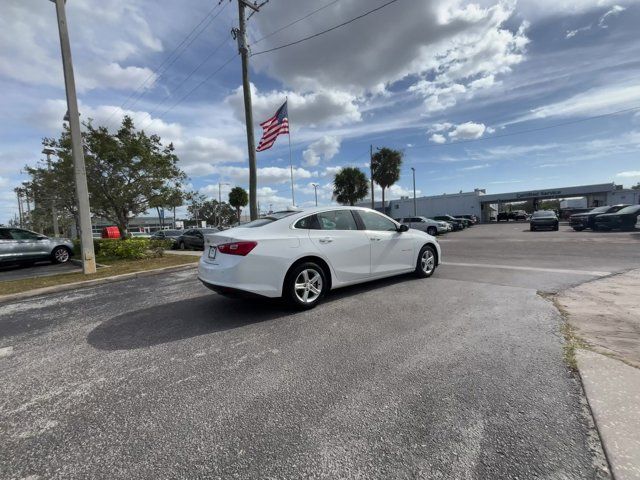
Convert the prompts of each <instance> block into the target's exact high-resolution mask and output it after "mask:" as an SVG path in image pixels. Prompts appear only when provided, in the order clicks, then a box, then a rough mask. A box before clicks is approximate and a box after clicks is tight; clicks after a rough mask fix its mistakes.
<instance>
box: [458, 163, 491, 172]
mask: <svg viewBox="0 0 640 480" xmlns="http://www.w3.org/2000/svg"><path fill="white" fill-rule="evenodd" d="M490 166H491V165H489V164H488V163H485V164H483V165H472V166H470V167H463V168H459V169H458V170H461V171H470V170H482V169H483V168H489V167H490Z"/></svg>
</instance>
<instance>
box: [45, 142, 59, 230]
mask: <svg viewBox="0 0 640 480" xmlns="http://www.w3.org/2000/svg"><path fill="white" fill-rule="evenodd" d="M42 153H44V154H45V155H46V156H47V169H48V170H49V172H51V155H52V154H54V153H56V151H55V150H54V149H53V148H45V149H43V150H42ZM51 217H52V219H53V236H54V237H58V236H59V234H58V212H57V211H56V198H55V193H54V192H51Z"/></svg>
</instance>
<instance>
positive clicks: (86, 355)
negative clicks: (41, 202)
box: [0, 224, 640, 479]
mask: <svg viewBox="0 0 640 480" xmlns="http://www.w3.org/2000/svg"><path fill="white" fill-rule="evenodd" d="M513 227H514V225H513V224H512V225H500V226H495V225H490V226H476V227H473V228H472V229H470V230H467V231H464V232H460V233H456V234H452V235H450V236H447V237H443V238H442V245H443V249H444V252H445V255H446V257H445V261H446V262H447V263H446V264H445V265H443V266H442V267H441V268H440V269H439V270H438V271H437V272H436V274H435V276H434V277H432V278H431V279H427V280H418V279H414V278H413V277H411V276H406V277H399V278H396V279H391V280H386V281H382V282H376V283H373V284H369V285H364V286H358V287H354V288H348V289H344V290H341V291H336V292H334V293H332V294H331V295H330V296H329V297H328V298H327V301H326V302H325V303H323V304H322V305H320V306H318V308H316V309H314V310H312V311H308V312H295V313H294V312H291V311H289V310H287V309H285V308H283V307H281V306H280V305H279V304H278V303H275V302H268V301H251V302H247V301H237V300H230V299H226V298H224V297H221V296H219V295H216V294H213V293H211V292H209V291H208V290H206V289H205V288H204V287H202V286H201V285H199V283H198V282H197V280H196V279H195V272H192V271H185V272H176V273H174V274H171V275H163V276H154V277H148V278H139V279H133V280H130V281H126V282H120V283H113V284H108V285H103V286H99V287H92V288H85V289H80V290H76V291H73V292H67V293H64V294H55V295H50V296H45V297H41V298H38V299H31V300H26V301H22V302H17V303H12V304H6V305H3V306H0V348H2V347H3V348H4V350H0V351H4V352H5V353H4V358H0V362H2V369H0V398H1V399H2V400H0V402H1V403H0V424H2V425H3V426H4V428H3V430H2V431H1V432H0V456H1V457H2V458H3V459H4V460H3V462H2V464H0V477H3V478H5V477H7V478H12V477H17V478H22V477H27V476H29V475H34V476H39V477H42V478H70V477H71V478H83V477H91V478H367V479H368V478H383V479H388V478H443V479H444V478H463V479H464V478H469V479H474V478H477V479H485V478H516V477H517V478H531V477H534V476H535V477H540V478H575V479H585V478H606V477H607V473H606V467H605V463H604V460H603V457H602V454H601V449H600V445H599V441H598V438H597V435H596V434H595V431H594V429H593V427H592V423H591V418H590V416H589V415H588V413H587V410H586V408H585V403H584V397H583V393H582V389H581V386H580V383H579V381H578V380H577V378H576V377H575V376H574V375H573V374H572V373H571V372H570V371H569V370H568V369H567V368H566V366H565V364H564V362H563V358H562V340H561V335H560V334H559V326H560V323H561V318H560V316H559V314H558V312H557V311H556V310H555V308H554V307H553V306H552V305H551V304H550V303H549V302H547V301H546V300H544V299H543V298H542V297H540V296H539V295H538V294H537V290H539V289H548V290H553V289H558V288H562V287H564V286H567V285H570V284H574V283H580V282H583V281H585V280H588V279H590V278H597V277H598V276H600V275H603V274H604V273H605V272H608V271H613V270H616V269H620V268H621V267H622V266H625V265H628V264H631V263H633V264H635V265H640V254H639V253H638V248H637V246H638V240H637V239H636V238H635V237H630V236H623V235H618V236H616V235H613V236H609V237H601V236H599V235H594V236H592V237H589V233H587V232H583V233H586V235H584V236H572V234H571V233H570V232H566V231H561V232H549V233H551V235H549V236H546V237H545V236H542V235H543V233H547V232H540V234H541V236H540V237H532V236H530V235H529V232H523V231H522V230H523V227H522V225H519V227H520V230H511V229H512V228H513ZM536 233H537V232H536ZM556 233H557V234H558V235H556ZM600 238H606V239H607V240H608V241H607V242H604V243H603V246H598V245H600V243H601V240H600ZM585 239H588V240H585ZM616 239H617V240H616ZM616 242H617V243H616ZM500 243H501V245H502V248H500V246H499V245H498V244H500ZM607 245H609V247H607ZM610 245H615V246H614V247H611V246H610ZM594 251H596V252H600V253H602V254H603V255H605V254H606V255H608V257H605V258H600V257H598V260H597V261H595V263H594V261H591V262H590V263H589V262H588V261H587V260H588V259H589V258H594V256H593V254H592V253H593V252H594ZM474 252H475V254H474ZM547 252H556V253H554V255H555V258H551V259H543V257H544V255H546V254H547ZM607 258H608V260H607ZM625 259H626V260H625ZM496 266H498V268H496ZM507 267H513V268H507ZM532 269H544V270H532ZM34 478H35V477H34Z"/></svg>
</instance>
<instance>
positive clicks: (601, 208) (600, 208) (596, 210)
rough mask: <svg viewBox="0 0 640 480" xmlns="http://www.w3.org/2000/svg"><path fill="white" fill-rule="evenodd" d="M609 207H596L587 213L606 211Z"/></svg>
mask: <svg viewBox="0 0 640 480" xmlns="http://www.w3.org/2000/svg"><path fill="white" fill-rule="evenodd" d="M610 208H611V207H608V206H607V207H596V208H594V209H593V210H591V211H590V212H589V213H606V212H607V210H609V209H610Z"/></svg>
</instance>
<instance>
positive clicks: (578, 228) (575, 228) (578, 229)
mask: <svg viewBox="0 0 640 480" xmlns="http://www.w3.org/2000/svg"><path fill="white" fill-rule="evenodd" d="M573 229H574V230H575V231H576V232H581V231H582V230H584V227H573Z"/></svg>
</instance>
